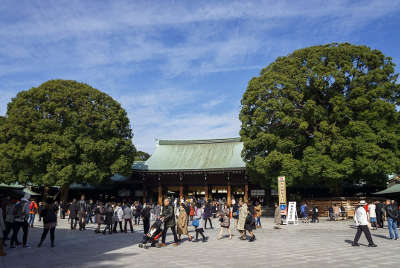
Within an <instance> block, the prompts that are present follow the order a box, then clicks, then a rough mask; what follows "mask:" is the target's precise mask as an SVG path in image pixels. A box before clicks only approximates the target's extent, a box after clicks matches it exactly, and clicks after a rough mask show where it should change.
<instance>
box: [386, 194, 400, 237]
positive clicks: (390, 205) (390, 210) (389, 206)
mask: <svg viewBox="0 0 400 268" xmlns="http://www.w3.org/2000/svg"><path fill="white" fill-rule="evenodd" d="M385 210H386V218H387V223H388V228H389V236H390V239H392V240H393V239H394V240H397V239H399V232H398V231H397V220H398V217H399V210H398V208H397V205H396V204H395V202H394V201H392V202H390V200H386V207H385Z"/></svg>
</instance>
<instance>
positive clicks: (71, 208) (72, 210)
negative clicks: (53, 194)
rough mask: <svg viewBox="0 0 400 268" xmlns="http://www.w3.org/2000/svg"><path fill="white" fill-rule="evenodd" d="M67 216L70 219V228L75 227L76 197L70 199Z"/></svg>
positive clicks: (76, 213)
mask: <svg viewBox="0 0 400 268" xmlns="http://www.w3.org/2000/svg"><path fill="white" fill-rule="evenodd" d="M68 209H69V218H70V220H71V230H74V229H76V225H77V223H78V205H77V204H76V199H75V198H74V199H73V200H72V203H71V205H69V208H68Z"/></svg>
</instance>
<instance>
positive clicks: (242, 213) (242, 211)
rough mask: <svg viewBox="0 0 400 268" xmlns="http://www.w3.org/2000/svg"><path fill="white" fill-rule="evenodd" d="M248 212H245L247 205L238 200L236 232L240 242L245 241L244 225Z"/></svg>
mask: <svg viewBox="0 0 400 268" xmlns="http://www.w3.org/2000/svg"><path fill="white" fill-rule="evenodd" d="M248 214H249V213H248V210H247V204H246V203H244V202H243V201H242V200H239V220H238V224H237V230H238V231H239V233H240V237H239V238H240V239H241V240H246V229H245V224H246V218H247V215H248Z"/></svg>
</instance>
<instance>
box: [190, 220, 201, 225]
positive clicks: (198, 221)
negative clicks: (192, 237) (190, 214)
mask: <svg viewBox="0 0 400 268" xmlns="http://www.w3.org/2000/svg"><path fill="white" fill-rule="evenodd" d="M199 225H200V220H199V219H195V220H193V221H192V226H194V227H199Z"/></svg>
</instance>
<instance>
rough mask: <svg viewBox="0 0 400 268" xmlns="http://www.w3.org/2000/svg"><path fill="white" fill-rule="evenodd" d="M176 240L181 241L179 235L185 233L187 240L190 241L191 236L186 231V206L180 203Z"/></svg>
mask: <svg viewBox="0 0 400 268" xmlns="http://www.w3.org/2000/svg"><path fill="white" fill-rule="evenodd" d="M177 233H178V241H181V236H182V235H186V236H187V237H188V238H189V241H192V236H191V235H190V234H189V232H188V215H187V213H186V207H185V206H184V205H183V204H182V203H181V204H180V205H179V216H178V224H177Z"/></svg>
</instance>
